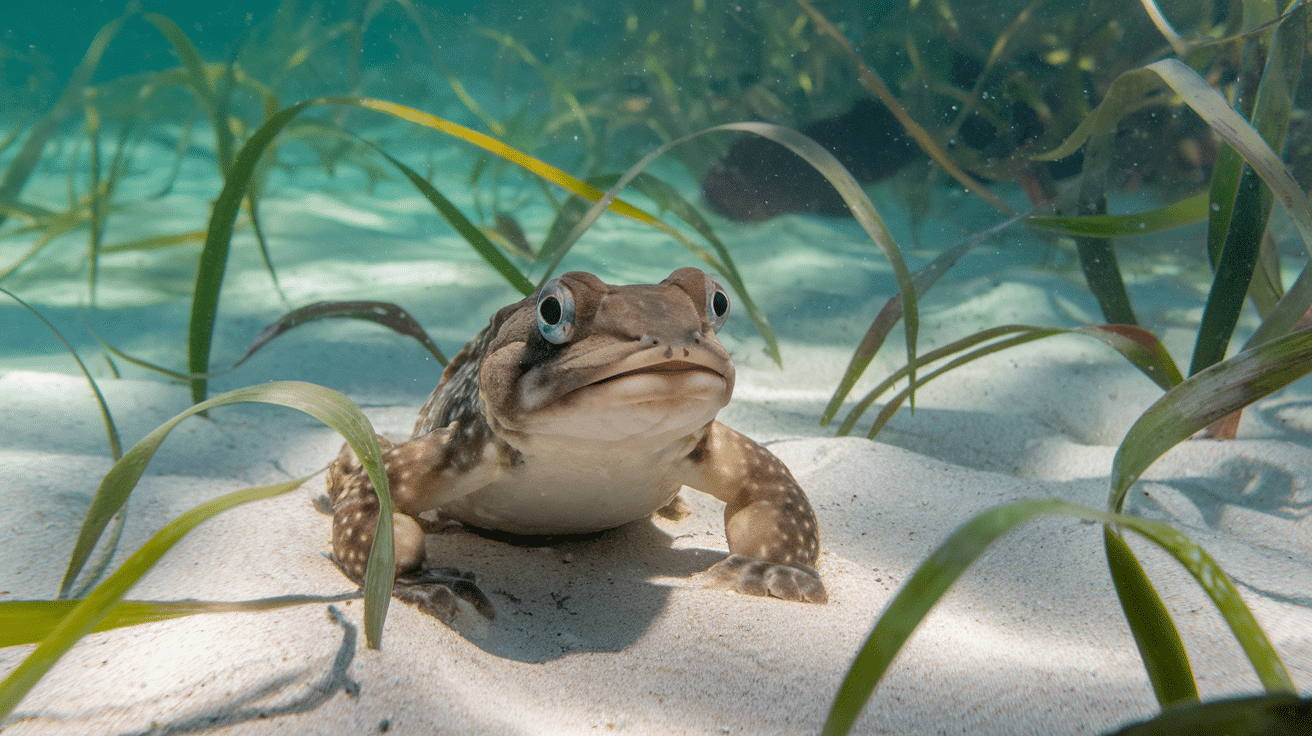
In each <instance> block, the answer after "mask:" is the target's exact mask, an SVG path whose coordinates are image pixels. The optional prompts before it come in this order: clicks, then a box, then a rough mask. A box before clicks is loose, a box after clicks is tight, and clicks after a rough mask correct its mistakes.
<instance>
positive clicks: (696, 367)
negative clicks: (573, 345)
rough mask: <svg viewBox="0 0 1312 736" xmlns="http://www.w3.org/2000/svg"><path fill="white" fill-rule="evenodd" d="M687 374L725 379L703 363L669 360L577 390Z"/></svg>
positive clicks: (610, 377)
mask: <svg viewBox="0 0 1312 736" xmlns="http://www.w3.org/2000/svg"><path fill="white" fill-rule="evenodd" d="M685 372H701V373H709V374H710V375H712V376H717V377H719V378H724V376H723V375H721V374H720V372H719V371H715V370H711V369H710V368H708V367H706V366H705V365H702V364H701V363H692V362H689V361H687V360H667V361H665V362H662V363H654V364H652V365H648V366H643V367H641V368H634V369H633V370H628V371H624V372H622V373H616V374H615V375H613V376H606V377H605V378H601V379H599V380H596V381H593V382H592V383H589V384H587V385H586V386H580V387H579V388H578V389H575V390H576V391H578V390H583V389H588V388H592V387H594V386H600V385H602V384H606V383H611V382H613V381H618V380H621V379H624V378H630V377H632V376H641V375H647V374H651V373H685Z"/></svg>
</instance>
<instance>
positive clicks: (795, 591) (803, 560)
mask: <svg viewBox="0 0 1312 736" xmlns="http://www.w3.org/2000/svg"><path fill="white" fill-rule="evenodd" d="M688 461H689V463H690V464H691V466H692V468H691V469H692V474H693V477H692V478H691V479H689V480H688V481H686V484H687V485H689V486H692V487H693V488H696V489H697V490H699V491H704V492H706V493H709V494H711V495H712V496H715V497H716V498H718V499H720V500H721V501H724V503H725V508H724V533H725V536H726V537H727V538H728V542H729V557H728V558H727V559H725V560H722V561H721V562H719V563H718V564H716V565H715V566H714V567H712V568H711V569H709V570H707V571H706V573H705V575H706V576H707V577H709V578H710V579H711V581H712V582H713V583H714V584H716V585H720V586H723V587H727V588H732V589H733V590H736V591H738V592H740V593H747V594H749V595H771V596H774V597H776V598H783V599H784V600H792V601H806V602H808V603H824V602H826V601H827V600H828V599H829V596H828V594H827V593H826V592H825V587H824V583H822V582H821V581H820V575H819V573H817V572H816V570H815V562H816V558H817V557H819V555H820V528H819V525H818V524H817V523H816V518H815V511H813V510H812V509H811V503H810V502H809V501H807V500H806V494H805V493H803V492H802V488H801V486H799V485H798V484H797V481H796V480H794V479H793V475H792V473H789V472H788V468H787V467H786V466H785V465H784V464H783V462H782V461H780V460H779V458H777V457H775V456H774V455H773V454H771V453H770V451H769V450H767V449H765V448H764V447H761V446H760V445H758V444H756V443H755V442H753V441H752V440H750V439H748V438H747V437H745V436H743V435H742V434H739V433H738V432H735V431H734V430H732V429H729V428H728V427H726V426H724V425H723V424H720V423H719V422H711V424H710V425H709V426H708V427H707V434H706V437H705V439H704V440H703V441H702V442H701V444H699V445H698V446H697V448H696V449H695V450H694V451H693V453H692V454H691V455H690V456H689V458H688Z"/></svg>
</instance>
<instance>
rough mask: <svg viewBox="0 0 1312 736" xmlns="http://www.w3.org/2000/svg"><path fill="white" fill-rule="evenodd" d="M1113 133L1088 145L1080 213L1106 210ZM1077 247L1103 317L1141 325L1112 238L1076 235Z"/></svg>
mask: <svg viewBox="0 0 1312 736" xmlns="http://www.w3.org/2000/svg"><path fill="white" fill-rule="evenodd" d="M1111 137H1112V136H1111V134H1104V135H1098V136H1094V137H1093V138H1090V139H1089V143H1088V145H1087V146H1086V147H1085V149H1086V150H1085V154H1084V171H1083V172H1082V173H1081V174H1080V195H1079V197H1080V200H1079V203H1078V204H1077V210H1078V213H1079V214H1080V215H1105V214H1107V195H1106V193H1105V192H1106V189H1105V184H1106V180H1107V177H1106V173H1107V165H1108V162H1109V160H1110V159H1111ZM1075 247H1076V250H1077V251H1078V252H1079V256H1080V268H1081V269H1082V270H1083V271H1084V279H1085V281H1087V282H1088V284H1089V290H1090V291H1092V292H1093V295H1094V296H1095V297H1096V298H1097V299H1098V307H1099V308H1100V309H1101V310H1102V315H1103V318H1104V319H1106V320H1107V322H1108V323H1109V324H1114V325H1138V324H1139V322H1138V320H1136V319H1135V317H1134V309H1133V308H1132V307H1131V306H1130V295H1129V294H1128V293H1126V291H1125V281H1124V279H1122V278H1121V269H1120V266H1119V265H1118V264H1117V261H1116V249H1115V248H1114V247H1113V246H1112V240H1111V238H1098V237H1077V238H1075Z"/></svg>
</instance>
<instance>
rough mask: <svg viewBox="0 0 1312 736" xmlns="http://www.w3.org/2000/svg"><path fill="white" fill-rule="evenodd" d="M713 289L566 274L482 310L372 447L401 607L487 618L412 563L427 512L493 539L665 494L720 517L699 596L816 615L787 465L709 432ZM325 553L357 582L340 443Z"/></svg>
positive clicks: (555, 527)
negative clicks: (409, 412) (719, 512)
mask: <svg viewBox="0 0 1312 736" xmlns="http://www.w3.org/2000/svg"><path fill="white" fill-rule="evenodd" d="M728 309H729V302H728V296H727V294H725V292H724V290H723V288H721V287H720V286H719V284H717V283H715V281H714V280H712V279H711V278H710V276H708V275H707V274H705V273H703V272H702V271H699V270H698V269H695V268H682V269H679V270H677V271H675V272H674V273H672V274H671V275H670V277H669V278H667V279H665V280H664V281H662V282H661V283H660V284H638V285H633V286H611V285H608V284H605V283H603V282H602V281H601V280H600V279H598V278H597V277H595V276H593V275H592V274H588V273H582V272H571V273H567V274H564V275H563V276H561V277H560V278H558V279H555V280H553V281H551V282H549V283H548V284H546V285H545V286H544V287H543V288H542V289H541V290H539V292H537V293H535V294H534V295H532V296H529V297H528V298H526V299H524V300H522V301H520V302H517V303H515V304H511V305H509V306H507V307H505V308H503V309H501V310H500V311H498V312H497V313H496V315H495V316H493V318H492V321H491V323H490V324H489V325H488V327H487V329H485V330H484V331H483V332H482V333H481V334H479V336H478V337H476V338H474V340H472V341H471V342H470V343H469V344H468V345H466V346H465V347H464V349H463V350H461V351H460V353H459V354H458V355H457V356H456V357H455V358H454V359H453V360H452V361H451V364H450V365H448V366H447V368H446V370H445V371H444V372H443V374H442V380H441V382H440V383H439V384H438V386H437V388H436V390H434V391H433V393H432V395H431V396H429V398H428V401H427V402H426V403H425V404H424V407H423V409H422V410H421V411H420V415H419V419H418V421H417V422H416V424H415V429H414V433H413V435H412V437H411V439H410V440H408V441H405V442H400V443H393V442H390V441H388V440H386V439H384V438H381V437H380V438H379V442H380V446H381V449H382V452H383V463H384V465H385V467H386V470H387V480H388V486H389V487H390V489H391V494H392V503H393V508H394V513H393V526H394V530H395V544H396V575H397V582H396V586H395V588H394V594H395V595H396V596H397V597H398V598H400V599H401V600H405V601H408V602H411V603H415V604H416V605H419V606H420V607H421V608H422V609H423V610H425V611H427V612H429V613H431V614H433V615H435V616H438V617H439V618H442V619H443V620H448V621H449V620H450V619H451V618H452V617H453V616H454V614H455V611H456V607H457V600H458V599H464V600H466V601H469V602H470V603H471V604H473V605H474V607H475V608H476V609H477V610H479V611H480V612H481V613H483V614H484V615H486V616H488V617H489V618H490V617H491V616H492V609H491V605H490V604H489V603H488V602H487V600H486V598H484V597H483V596H482V594H481V593H480V592H478V589H477V587H475V586H474V585H473V582H472V579H471V578H470V577H468V576H461V575H459V574H457V573H453V572H449V571H434V570H430V569H427V568H426V567H425V562H426V560H425V550H424V533H425V527H426V522H424V521H423V520H421V519H420V518H419V515H420V514H422V513H424V512H426V511H436V512H438V513H439V514H441V515H442V516H443V517H447V518H454V519H458V520H460V521H462V522H464V523H466V524H469V525H471V526H474V527H479V528H484V529H490V530H495V531H500V532H507V533H510V534H526V535H559V534H582V533H589V532H595V531H600V530H603V529H610V528H613V527H616V526H620V525H622V524H626V523H628V522H631V521H636V520H638V519H641V518H645V517H647V516H650V515H651V514H652V513H654V512H656V511H658V510H660V509H662V508H664V507H666V506H667V505H669V504H671V503H672V502H674V501H675V499H676V497H677V494H678V492H679V490H680V488H681V487H683V486H688V487H690V488H694V489H696V490H699V491H702V492H705V493H708V494H710V495H712V496H714V497H715V498H717V499H719V500H720V501H722V502H724V504H725V512H724V518H725V536H726V538H727V540H728V544H729V557H728V558H727V559H725V560H722V561H721V562H719V563H718V564H716V565H714V566H713V567H711V569H710V570H708V571H706V573H704V579H705V580H706V581H707V582H708V583H709V584H710V585H712V586H715V587H724V588H729V589H732V590H736V591H739V592H741V593H747V594H750V595H761V596H767V595H768V596H773V597H776V598H782V599H785V600H795V601H808V602H812V603H823V602H825V601H826V599H827V595H826V593H825V589H824V585H823V583H821V581H820V577H819V574H818V573H817V572H816V570H815V562H816V559H817V557H818V555H819V550H820V537H819V528H818V524H817V522H816V517H815V512H814V511H813V510H812V508H811V505H810V503H809V502H808V501H807V499H806V495H805V493H803V491H802V489H801V487H800V486H799V485H798V484H797V481H796V480H794V479H793V476H792V474H791V473H789V472H788V468H787V467H785V466H784V464H783V463H782V462H781V461H780V460H779V459H778V458H776V457H775V456H774V455H772V454H771V453H770V452H769V451H768V450H766V449H765V448H763V447H761V446H760V445H758V444H756V443H755V442H753V441H752V440H750V439H748V438H747V437H745V436H743V435H741V434H739V433H738V432H735V431H734V430H732V429H730V428H728V427H726V426H724V425H723V424H720V423H719V422H718V421H715V415H716V413H717V412H718V411H719V410H720V409H721V408H723V407H724V406H725V405H726V404H727V403H728V402H729V398H730V396H731V395H732V394H733V384H734V369H733V361H732V360H730V358H729V354H728V352H727V351H725V349H724V347H723V346H722V345H721V344H720V341H719V339H718V338H717V337H716V334H715V333H716V330H717V329H718V328H719V327H720V326H721V325H722V324H723V322H724V319H725V317H727V314H728ZM328 497H329V499H330V500H331V502H332V505H333V554H334V556H335V558H336V560H337V562H338V564H339V565H340V566H341V568H342V570H343V572H345V573H346V575H347V576H348V577H350V578H351V579H352V580H354V581H356V582H357V583H362V582H363V580H364V572H365V566H366V563H367V562H368V555H369V550H370V546H371V545H372V543H373V530H374V526H375V524H376V522H377V519H378V499H377V497H376V494H375V492H374V489H373V485H372V483H371V482H370V481H369V478H368V476H367V475H366V474H365V472H364V469H363V467H362V466H361V464H360V461H359V460H358V458H356V456H355V454H354V452H353V451H352V450H351V449H350V448H349V447H343V448H342V451H341V453H340V454H339V455H338V457H337V459H336V460H335V461H334V462H333V464H332V465H331V466H330V468H329V472H328Z"/></svg>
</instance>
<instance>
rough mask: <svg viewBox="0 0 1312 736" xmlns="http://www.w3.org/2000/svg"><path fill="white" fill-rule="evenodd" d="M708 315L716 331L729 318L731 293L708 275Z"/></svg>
mask: <svg viewBox="0 0 1312 736" xmlns="http://www.w3.org/2000/svg"><path fill="white" fill-rule="evenodd" d="M706 316H707V317H709V318H710V319H711V329H713V330H715V331H716V332H719V331H720V328H721V327H723V326H724V321H725V320H727V319H728V318H729V295H728V294H727V293H725V291H724V287H723V286H720V285H719V284H717V283H715V279H713V278H711V277H710V276H707V277H706Z"/></svg>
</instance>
